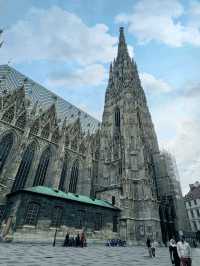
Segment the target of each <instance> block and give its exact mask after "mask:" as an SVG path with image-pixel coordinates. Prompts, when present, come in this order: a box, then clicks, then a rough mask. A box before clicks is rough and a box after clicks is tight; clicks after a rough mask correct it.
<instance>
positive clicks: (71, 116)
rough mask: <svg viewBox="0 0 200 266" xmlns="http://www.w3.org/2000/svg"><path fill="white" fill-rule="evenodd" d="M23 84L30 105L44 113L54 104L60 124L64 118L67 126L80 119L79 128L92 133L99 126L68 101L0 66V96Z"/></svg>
mask: <svg viewBox="0 0 200 266" xmlns="http://www.w3.org/2000/svg"><path fill="white" fill-rule="evenodd" d="M23 84H24V88H25V96H26V97H27V98H29V99H30V100H31V103H30V104H31V105H34V103H36V102H38V107H39V108H42V109H43V110H44V111H45V110H47V109H48V108H49V107H50V106H51V105H52V104H54V103H55V107H56V111H57V118H58V119H59V120H60V123H59V124H61V123H62V122H63V121H64V119H65V117H66V121H67V124H70V123H72V122H74V121H75V120H76V119H77V118H78V117H79V118H80V122H81V127H82V130H83V131H84V132H86V133H87V132H88V131H89V132H90V133H94V132H95V131H96V130H97V129H98V127H99V126H100V122H99V121H98V120H97V119H95V118H93V117H92V116H90V115H89V114H87V113H86V112H84V111H82V110H80V109H79V108H77V107H76V106H74V105H72V104H71V103H69V102H68V101H66V100H64V99H62V98H61V97H59V96H58V95H56V94H54V93H53V92H51V91H49V90H48V89H46V88H45V87H43V86H41V85H40V84H38V83H37V82H35V81H33V80H31V79H30V78H28V77H26V76H25V75H23V74H21V73H20V72H18V71H17V70H15V69H14V68H12V67H10V66H8V65H0V95H1V94H3V91H4V90H7V91H8V92H11V91H13V90H16V89H19V88H20V87H21V86H22V85H23Z"/></svg>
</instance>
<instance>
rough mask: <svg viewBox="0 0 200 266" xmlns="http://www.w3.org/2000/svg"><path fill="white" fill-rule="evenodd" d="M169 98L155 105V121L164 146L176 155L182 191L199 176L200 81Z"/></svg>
mask: <svg viewBox="0 0 200 266" xmlns="http://www.w3.org/2000/svg"><path fill="white" fill-rule="evenodd" d="M190 85H191V87H188V85H187V86H186V89H185V90H184V91H183V92H182V94H180V95H179V96H177V97H175V98H172V97H171V98H170V101H166V102H165V103H162V104H161V103H160V106H155V108H153V114H152V115H153V121H154V123H155V128H156V132H157V135H158V136H159V144H160V147H161V148H165V149H168V150H169V151H170V152H172V154H174V155H175V158H176V160H177V165H178V169H179V173H180V178H181V183H182V188H183V192H184V193H186V192H187V191H188V189H189V187H188V184H189V183H194V182H195V181H196V180H199V179H200V145H199V132H200V119H199V117H200V110H199V101H200V93H199V90H200V84H199V83H197V84H190Z"/></svg>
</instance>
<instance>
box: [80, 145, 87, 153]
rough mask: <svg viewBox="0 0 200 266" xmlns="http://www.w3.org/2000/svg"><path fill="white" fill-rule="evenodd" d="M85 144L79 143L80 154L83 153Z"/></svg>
mask: <svg viewBox="0 0 200 266" xmlns="http://www.w3.org/2000/svg"><path fill="white" fill-rule="evenodd" d="M85 150H86V149H85V145H84V143H81V145H80V147H79V152H80V153H82V154H84V153H85Z"/></svg>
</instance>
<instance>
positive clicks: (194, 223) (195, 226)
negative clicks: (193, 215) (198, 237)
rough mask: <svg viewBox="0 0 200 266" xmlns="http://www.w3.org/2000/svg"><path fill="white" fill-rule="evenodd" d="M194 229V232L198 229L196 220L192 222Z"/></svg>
mask: <svg viewBox="0 0 200 266" xmlns="http://www.w3.org/2000/svg"><path fill="white" fill-rule="evenodd" d="M193 226H194V231H195V232H196V231H197V230H198V228H197V224H196V222H193Z"/></svg>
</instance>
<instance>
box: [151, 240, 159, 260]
mask: <svg viewBox="0 0 200 266" xmlns="http://www.w3.org/2000/svg"><path fill="white" fill-rule="evenodd" d="M157 246H158V245H157V242H156V241H155V240H153V241H152V242H151V254H152V257H155V256H156V247H157Z"/></svg>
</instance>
